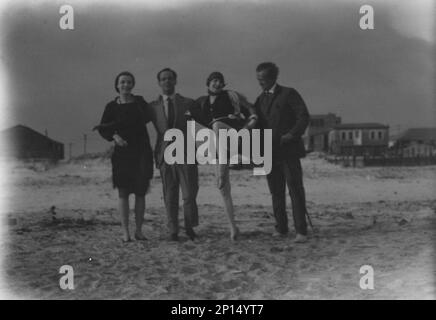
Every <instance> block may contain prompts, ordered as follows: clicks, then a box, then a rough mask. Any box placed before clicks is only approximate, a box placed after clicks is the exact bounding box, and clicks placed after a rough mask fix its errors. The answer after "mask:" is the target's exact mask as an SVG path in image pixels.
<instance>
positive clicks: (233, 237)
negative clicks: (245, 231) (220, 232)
mask: <svg viewBox="0 0 436 320" xmlns="http://www.w3.org/2000/svg"><path fill="white" fill-rule="evenodd" d="M240 235H241V232H240V231H239V228H238V227H236V228H235V230H232V231H231V232H230V240H232V241H236V240H238V237H239V236H240Z"/></svg>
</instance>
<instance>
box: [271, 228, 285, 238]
mask: <svg viewBox="0 0 436 320" xmlns="http://www.w3.org/2000/svg"><path fill="white" fill-rule="evenodd" d="M272 236H273V237H274V238H286V237H287V236H288V232H279V231H277V230H276V231H274V233H273V234H272Z"/></svg>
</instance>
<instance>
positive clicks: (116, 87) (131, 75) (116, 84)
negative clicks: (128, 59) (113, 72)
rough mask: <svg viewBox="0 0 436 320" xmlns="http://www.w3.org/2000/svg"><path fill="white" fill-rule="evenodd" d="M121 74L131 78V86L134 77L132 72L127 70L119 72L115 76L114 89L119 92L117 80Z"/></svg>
mask: <svg viewBox="0 0 436 320" xmlns="http://www.w3.org/2000/svg"><path fill="white" fill-rule="evenodd" d="M121 76H129V77H130V78H132V83H133V86H132V88H133V87H134V86H135V77H134V76H133V74H131V73H130V72H129V71H123V72H120V73H119V74H118V75H117V77H116V78H115V91H116V92H118V93H120V90H118V80H119V79H120V77H121Z"/></svg>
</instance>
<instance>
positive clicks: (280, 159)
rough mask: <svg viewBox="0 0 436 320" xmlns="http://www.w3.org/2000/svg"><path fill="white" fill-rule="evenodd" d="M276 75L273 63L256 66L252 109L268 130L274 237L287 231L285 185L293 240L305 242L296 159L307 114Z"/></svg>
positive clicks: (303, 202)
mask: <svg viewBox="0 0 436 320" xmlns="http://www.w3.org/2000/svg"><path fill="white" fill-rule="evenodd" d="M278 73H279V69H278V67H277V66H276V65H275V64H274V63H271V62H265V63H261V64H260V65H258V66H257V68H256V75H257V80H258V82H259V84H260V86H261V88H262V90H263V93H262V94H261V95H259V97H258V98H257V100H256V102H255V108H256V111H257V114H258V116H259V120H258V123H259V126H260V128H261V129H271V130H272V169H271V172H270V173H269V174H268V175H267V181H268V187H269V190H270V192H271V196H272V203H273V211H274V217H275V220H276V231H277V233H276V235H280V236H285V235H286V234H287V233H288V231H289V229H288V217H287V214H286V184H287V185H288V189H289V195H290V196H291V201H292V215H293V218H294V227H295V229H296V233H297V236H296V239H295V241H296V242H305V241H306V240H307V223H306V199H305V191H304V186H303V173H302V169H301V163H300V158H303V157H304V156H305V154H306V152H305V148H304V143H303V140H302V138H301V136H302V135H303V134H304V131H305V130H306V128H307V126H308V124H309V113H308V111H307V108H306V105H305V103H304V101H303V99H302V98H301V96H300V95H299V94H298V92H297V91H296V90H295V89H293V88H287V87H283V86H281V85H279V84H277V77H278ZM262 140H263V139H261V141H262Z"/></svg>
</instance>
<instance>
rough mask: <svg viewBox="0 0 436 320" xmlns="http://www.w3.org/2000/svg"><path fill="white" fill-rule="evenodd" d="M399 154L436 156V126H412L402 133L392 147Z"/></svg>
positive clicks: (408, 156)
mask: <svg viewBox="0 0 436 320" xmlns="http://www.w3.org/2000/svg"><path fill="white" fill-rule="evenodd" d="M391 150H392V151H393V153H394V154H395V155H398V156H402V157H407V158H413V157H431V156H436V128H410V129H408V130H406V131H405V132H403V133H402V134H400V135H399V136H398V137H397V138H396V139H395V141H394V144H393V146H392V148H391Z"/></svg>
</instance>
